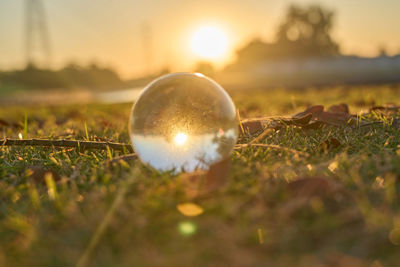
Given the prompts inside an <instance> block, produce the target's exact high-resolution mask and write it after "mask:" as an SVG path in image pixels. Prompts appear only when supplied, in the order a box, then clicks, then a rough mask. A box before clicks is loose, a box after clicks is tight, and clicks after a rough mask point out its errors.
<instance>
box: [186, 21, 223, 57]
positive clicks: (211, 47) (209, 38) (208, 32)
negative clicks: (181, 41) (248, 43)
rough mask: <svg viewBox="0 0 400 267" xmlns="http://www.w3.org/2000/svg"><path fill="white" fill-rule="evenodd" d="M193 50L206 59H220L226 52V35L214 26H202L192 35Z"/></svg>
mask: <svg viewBox="0 0 400 267" xmlns="http://www.w3.org/2000/svg"><path fill="white" fill-rule="evenodd" d="M191 41H192V43H191V47H192V50H193V52H194V53H195V54H196V55H197V56H199V57H201V58H202V59H206V60H217V59H221V58H222V57H223V56H225V55H226V53H227V52H228V37H227V35H226V34H225V32H224V31H223V30H221V29H220V28H218V27H215V26H203V27H201V28H198V29H197V30H196V31H195V32H194V33H193V35H192V39H191Z"/></svg>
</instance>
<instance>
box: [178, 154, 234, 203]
mask: <svg viewBox="0 0 400 267" xmlns="http://www.w3.org/2000/svg"><path fill="white" fill-rule="evenodd" d="M230 167H231V161H230V159H226V160H223V161H220V162H218V163H216V164H214V165H211V166H210V169H209V170H208V171H203V170H199V171H194V172H190V173H183V174H181V175H180V176H179V179H180V180H181V181H182V184H183V187H184V188H185V191H186V195H187V196H188V197H189V198H196V197H201V196H204V195H207V194H209V193H212V192H214V191H216V190H218V189H220V188H221V187H222V186H223V185H224V184H225V182H226V178H227V176H228V174H229V170H230Z"/></svg>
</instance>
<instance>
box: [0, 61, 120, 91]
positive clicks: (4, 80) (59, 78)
mask: <svg viewBox="0 0 400 267" xmlns="http://www.w3.org/2000/svg"><path fill="white" fill-rule="evenodd" d="M124 85H125V82H124V81H122V80H121V79H120V77H119V76H118V74H117V72H115V71H114V70H112V69H110V68H104V67H100V66H98V65H97V64H90V65H89V66H85V67H84V66H79V65H77V64H69V65H67V66H65V67H64V68H62V69H60V70H50V69H42V68H38V67H36V66H35V65H32V64H30V65H28V66H27V67H26V68H25V69H22V70H16V71H6V72H0V88H1V87H5V86H12V87H19V88H25V89H53V88H77V87H84V88H92V89H106V88H109V89H110V88H120V87H123V86H124Z"/></svg>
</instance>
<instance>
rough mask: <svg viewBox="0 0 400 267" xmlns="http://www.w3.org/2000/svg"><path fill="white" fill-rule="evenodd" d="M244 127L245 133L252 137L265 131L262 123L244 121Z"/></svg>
mask: <svg viewBox="0 0 400 267" xmlns="http://www.w3.org/2000/svg"><path fill="white" fill-rule="evenodd" d="M242 126H243V129H244V132H245V133H247V134H250V135H253V134H256V133H258V132H259V131H262V130H263V127H262V123H261V121H243V122H242Z"/></svg>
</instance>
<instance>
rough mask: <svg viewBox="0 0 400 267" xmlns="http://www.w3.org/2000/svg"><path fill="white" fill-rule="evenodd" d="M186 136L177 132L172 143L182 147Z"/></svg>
mask: <svg viewBox="0 0 400 267" xmlns="http://www.w3.org/2000/svg"><path fill="white" fill-rule="evenodd" d="M186 140H187V134H185V133H182V132H179V133H177V134H176V135H175V137H174V143H175V144H176V145H178V146H183V145H184V144H185V143H186Z"/></svg>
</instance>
